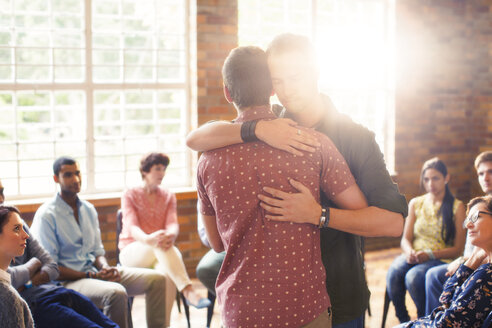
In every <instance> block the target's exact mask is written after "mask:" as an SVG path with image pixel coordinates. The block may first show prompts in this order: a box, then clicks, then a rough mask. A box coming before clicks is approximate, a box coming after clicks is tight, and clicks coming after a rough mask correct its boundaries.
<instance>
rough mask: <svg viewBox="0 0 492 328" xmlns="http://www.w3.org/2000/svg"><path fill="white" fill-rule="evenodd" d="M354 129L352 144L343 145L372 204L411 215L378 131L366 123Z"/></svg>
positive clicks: (358, 182)
mask: <svg viewBox="0 0 492 328" xmlns="http://www.w3.org/2000/svg"><path fill="white" fill-rule="evenodd" d="M357 126H358V130H357V131H356V130H355V129H354V130H353V131H351V132H353V133H352V138H350V140H349V143H348V144H346V145H343V147H344V149H342V148H339V149H340V152H341V153H342V154H343V156H344V158H345V160H346V161H347V163H348V165H349V167H350V170H351V171H352V174H353V175H354V177H355V180H356V181H357V185H358V186H359V187H360V189H361V190H362V193H363V194H364V196H366V199H367V202H368V204H369V206H376V207H379V208H382V209H385V210H388V211H391V212H396V213H401V214H402V216H403V217H407V215H408V204H407V201H406V199H405V197H404V196H403V195H402V194H400V192H399V190H398V186H397V185H396V183H394V182H393V180H392V179H391V176H390V174H389V172H388V170H387V168H386V163H385V161H384V156H383V154H382V153H381V150H380V149H379V145H378V144H377V142H376V139H375V136H374V133H373V132H371V131H369V130H367V129H366V128H364V127H362V126H359V125H357Z"/></svg>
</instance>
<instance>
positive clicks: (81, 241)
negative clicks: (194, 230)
mask: <svg viewBox="0 0 492 328" xmlns="http://www.w3.org/2000/svg"><path fill="white" fill-rule="evenodd" d="M53 172H54V180H55V182H56V183H57V184H59V185H60V192H59V193H57V194H56V195H55V197H54V198H53V199H52V200H50V201H48V202H46V203H44V204H43V205H42V206H41V207H40V208H39V209H38V210H37V212H36V214H35V216H34V220H33V223H32V227H31V229H32V232H33V234H34V235H35V236H36V237H37V239H38V240H39V241H40V243H41V244H42V245H43V247H44V248H45V249H46V250H47V251H48V252H49V253H50V255H51V257H52V258H53V259H54V260H55V261H56V262H58V266H59V269H60V276H59V280H61V281H63V285H64V286H65V287H67V288H71V289H74V290H76V291H78V292H80V293H82V294H84V295H85V296H87V297H88V298H89V299H91V301H92V302H94V304H95V305H96V306H97V307H98V308H101V309H102V310H103V312H104V314H106V315H107V316H108V317H109V318H110V319H111V320H113V321H114V322H116V323H117V324H118V325H119V326H120V327H122V328H127V327H132V323H131V316H130V313H129V307H128V295H130V296H133V295H139V294H143V293H145V303H146V310H147V326H148V327H149V328H157V327H158V328H162V327H165V326H166V324H167V322H166V293H165V289H166V277H165V276H164V275H162V274H160V273H158V272H157V271H155V270H151V269H140V268H127V267H119V268H116V267H111V266H109V265H108V262H107V261H106V258H105V257H104V253H105V251H104V248H103V245H102V241H101V235H100V230H99V220H98V217H97V212H96V209H95V208H94V206H93V205H91V204H90V203H89V202H87V201H84V200H81V199H79V198H78V196H77V194H78V193H79V192H80V186H81V175H80V169H79V165H78V163H77V162H76V161H75V160H74V159H72V158H69V157H60V158H58V159H57V160H56V161H55V162H54V164H53Z"/></svg>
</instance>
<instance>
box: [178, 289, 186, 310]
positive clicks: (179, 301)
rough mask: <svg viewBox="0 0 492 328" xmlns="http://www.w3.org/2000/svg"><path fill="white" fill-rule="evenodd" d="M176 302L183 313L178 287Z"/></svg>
mask: <svg viewBox="0 0 492 328" xmlns="http://www.w3.org/2000/svg"><path fill="white" fill-rule="evenodd" d="M183 303H184V301H183ZM176 304H178V312H179V313H181V300H180V298H179V291H178V290H177V289H176Z"/></svg>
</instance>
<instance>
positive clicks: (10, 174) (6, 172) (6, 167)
mask: <svg viewBox="0 0 492 328" xmlns="http://www.w3.org/2000/svg"><path fill="white" fill-rule="evenodd" d="M0 172H2V184H4V180H5V179H6V178H15V177H17V161H0Z"/></svg>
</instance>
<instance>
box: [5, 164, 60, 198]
mask: <svg viewBox="0 0 492 328" xmlns="http://www.w3.org/2000/svg"><path fill="white" fill-rule="evenodd" d="M38 169H39V170H40V169H41V168H36V170H38ZM52 175H53V169H52V168H50V169H49V171H46V176H44V177H35V178H22V179H21V180H20V190H19V193H20V194H21V195H39V194H44V195H46V194H48V195H49V194H53V193H54V192H55V190H56V189H55V183H54V182H53V177H52ZM2 182H3V180H2Z"/></svg>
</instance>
